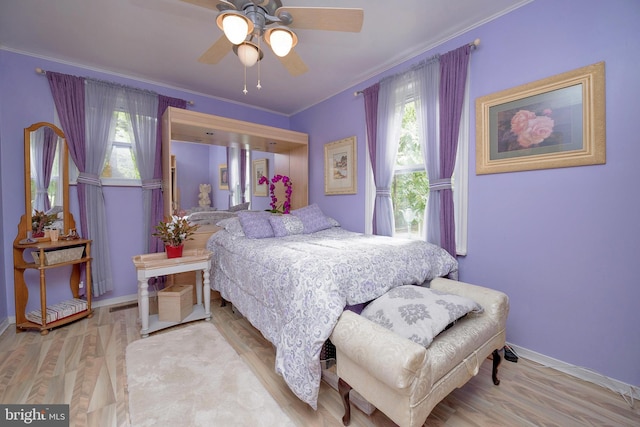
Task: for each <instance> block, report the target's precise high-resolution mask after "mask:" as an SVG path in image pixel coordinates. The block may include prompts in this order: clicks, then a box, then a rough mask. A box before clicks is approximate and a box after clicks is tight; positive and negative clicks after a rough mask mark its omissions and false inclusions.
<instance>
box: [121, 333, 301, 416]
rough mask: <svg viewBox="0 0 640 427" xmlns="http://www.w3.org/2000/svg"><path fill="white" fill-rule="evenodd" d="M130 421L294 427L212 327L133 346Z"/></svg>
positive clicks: (129, 371) (129, 375) (153, 338)
mask: <svg viewBox="0 0 640 427" xmlns="http://www.w3.org/2000/svg"><path fill="white" fill-rule="evenodd" d="M126 361H127V381H128V391H129V416H130V421H131V425H132V426H133V427H139V426H172V427H173V426H178V427H179V426H189V427H192V426H225V427H226V426H278V427H280V426H294V425H295V424H294V423H293V422H292V421H291V419H290V418H289V417H288V416H287V414H286V413H285V412H284V411H283V410H282V408H280V406H278V404H277V403H276V401H275V400H274V399H273V397H272V396H271V395H270V394H269V392H268V391H267V390H266V389H265V388H264V386H263V385H262V383H261V382H260V380H258V378H257V377H256V376H255V375H254V374H253V372H252V371H251V369H250V368H249V366H248V365H247V364H246V363H245V362H244V361H243V360H242V359H241V358H240V356H239V355H238V354H237V353H236V352H235V350H234V349H233V348H232V347H231V345H229V343H228V342H227V341H226V340H225V339H224V337H223V336H222V335H220V333H219V332H218V330H217V329H216V327H215V326H214V325H213V324H212V323H210V322H198V323H194V324H193V325H189V326H187V327H184V328H181V329H176V330H174V331H170V332H166V333H161V334H157V335H153V336H151V337H148V338H143V339H140V340H138V341H134V342H132V343H131V344H129V345H128V346H127V351H126Z"/></svg>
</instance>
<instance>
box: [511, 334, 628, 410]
mask: <svg viewBox="0 0 640 427" xmlns="http://www.w3.org/2000/svg"><path fill="white" fill-rule="evenodd" d="M507 344H508V345H509V346H510V347H511V348H512V349H513V350H515V352H516V353H518V356H520V357H522V358H523V359H527V360H531V361H532V362H536V363H539V364H540V365H543V366H547V367H549V368H552V369H555V370H557V371H560V372H564V373H565V374H567V375H571V376H572V377H576V378H578V379H581V380H583V381H587V382H590V383H592V384H596V385H599V386H601V387H605V388H608V389H609V390H611V391H614V392H616V393H618V394H620V395H622V396H623V397H625V400H627V399H626V398H629V399H630V400H631V402H630V403H633V400H636V399H638V400H640V387H638V386H634V385H631V384H627V383H624V382H622V381H618V380H616V379H613V378H609V377H607V376H604V375H602V374H599V373H597V372H595V371H592V370H591V369H588V368H584V367H581V366H575V365H571V364H570V363H567V362H563V361H561V360H558V359H554V358H553V357H549V356H545V355H544V354H540V353H536V352H535V351H533V350H529V349H526V348H524V347H519V346H517V345H514V344H511V343H507Z"/></svg>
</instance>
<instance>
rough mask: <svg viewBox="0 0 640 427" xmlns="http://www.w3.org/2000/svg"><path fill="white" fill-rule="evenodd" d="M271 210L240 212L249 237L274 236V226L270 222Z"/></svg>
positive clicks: (243, 228)
mask: <svg viewBox="0 0 640 427" xmlns="http://www.w3.org/2000/svg"><path fill="white" fill-rule="evenodd" d="M270 216H271V213H270V212H251V211H240V212H238V219H239V220H240V225H242V231H244V235H245V236H246V237H247V238H249V239H264V238H265V237H273V236H274V234H273V228H271V223H270V222H269V217H270Z"/></svg>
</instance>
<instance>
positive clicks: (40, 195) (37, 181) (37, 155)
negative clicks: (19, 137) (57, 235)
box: [30, 126, 62, 212]
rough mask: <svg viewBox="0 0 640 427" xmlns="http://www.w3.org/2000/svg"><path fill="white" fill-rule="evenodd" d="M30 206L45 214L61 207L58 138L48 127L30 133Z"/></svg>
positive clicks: (59, 144) (59, 143)
mask: <svg viewBox="0 0 640 427" xmlns="http://www.w3.org/2000/svg"><path fill="white" fill-rule="evenodd" d="M30 145H31V149H30V152H31V171H30V173H31V206H32V210H38V211H43V212H47V211H49V210H50V209H51V208H52V207H54V206H59V207H62V192H61V191H60V189H61V188H62V184H61V175H60V169H61V168H60V164H59V163H60V150H59V147H60V146H61V145H62V143H61V142H60V137H59V136H58V135H56V134H55V132H54V131H53V129H51V128H50V127H48V126H46V127H41V128H39V129H36V130H35V131H32V132H31V141H30Z"/></svg>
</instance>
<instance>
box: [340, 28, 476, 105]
mask: <svg viewBox="0 0 640 427" xmlns="http://www.w3.org/2000/svg"><path fill="white" fill-rule="evenodd" d="M469 46H471V50H473V49H477V48H478V46H480V39H475V40H474V41H472V42H471V43H469ZM363 93H364V91H363V90H357V91H355V92H353V96H358V95H362V94H363Z"/></svg>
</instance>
